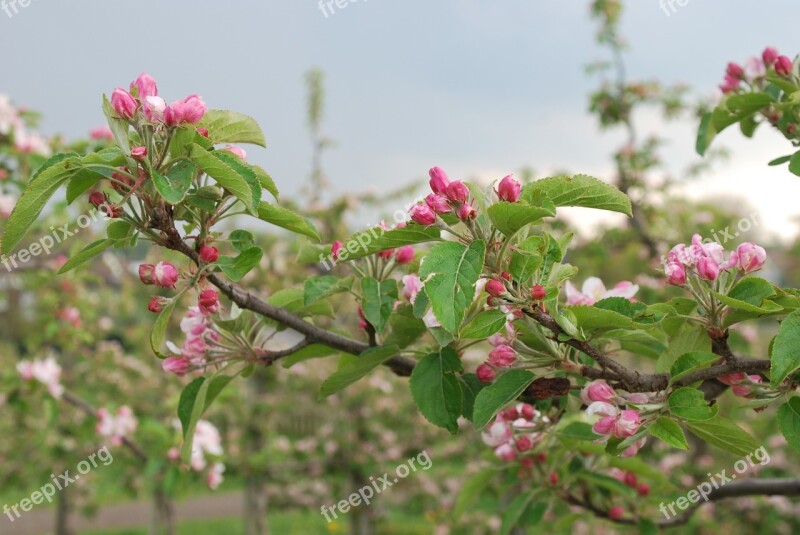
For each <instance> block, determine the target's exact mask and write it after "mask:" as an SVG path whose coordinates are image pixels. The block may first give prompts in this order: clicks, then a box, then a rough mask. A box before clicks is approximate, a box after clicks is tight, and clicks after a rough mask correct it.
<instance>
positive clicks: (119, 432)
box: [95, 405, 139, 446]
mask: <svg viewBox="0 0 800 535" xmlns="http://www.w3.org/2000/svg"><path fill="white" fill-rule="evenodd" d="M97 418H98V422H97V426H96V427H95V430H96V431H97V434H98V435H100V436H104V437H109V442H111V444H112V445H114V446H119V445H121V444H122V439H124V438H127V437H129V436H131V435H132V434H133V433H135V432H136V429H137V428H138V427H139V421H138V420H137V419H136V416H135V415H134V414H133V410H132V409H131V408H130V407H128V406H127V405H123V406H122V407H120V408H119V409H117V413H116V414H113V413H112V412H111V411H109V410H108V409H105V408H101V409H98V410H97Z"/></svg>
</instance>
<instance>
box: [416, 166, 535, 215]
mask: <svg viewBox="0 0 800 535" xmlns="http://www.w3.org/2000/svg"><path fill="white" fill-rule="evenodd" d="M428 174H429V175H430V182H429V185H430V188H431V192H432V193H430V194H428V196H427V197H425V202H424V203H419V204H415V205H414V206H412V207H411V210H410V211H409V213H410V215H411V219H412V220H413V221H415V222H417V223H419V224H420V225H424V226H426V227H429V226H431V225H434V224H436V220H437V218H438V216H439V215H441V214H447V213H451V212H452V213H453V214H455V215H456V216H457V217H458V218H459V219H460V220H461V221H471V220H473V219H475V218H476V217H477V215H478V214H477V212H476V210H475V207H474V206H472V203H471V202H470V192H469V188H468V187H467V185H466V184H464V183H463V182H461V181H460V180H452V181H451V180H450V178H449V177H448V176H447V173H446V172H445V171H444V170H443V169H442V168H441V167H433V168H431V170H430V171H429V172H428ZM495 191H496V193H497V196H498V198H499V199H500V200H501V201H505V202H517V201H518V200H519V196H520V191H521V186H520V183H519V182H517V181H516V180H514V179H513V178H512V177H511V175H509V176H507V177H505V178H503V179H502V180H501V181H500V183H499V184H498V186H497V189H496V190H495Z"/></svg>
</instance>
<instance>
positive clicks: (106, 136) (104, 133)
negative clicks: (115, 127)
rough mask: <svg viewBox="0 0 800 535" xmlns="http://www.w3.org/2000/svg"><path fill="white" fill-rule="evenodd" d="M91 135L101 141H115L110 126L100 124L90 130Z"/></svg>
mask: <svg viewBox="0 0 800 535" xmlns="http://www.w3.org/2000/svg"><path fill="white" fill-rule="evenodd" d="M89 137H90V138H92V139H96V140H100V141H114V133H113V132H112V131H111V129H110V128H109V127H108V126H98V127H97V128H92V129H91V130H90V131H89Z"/></svg>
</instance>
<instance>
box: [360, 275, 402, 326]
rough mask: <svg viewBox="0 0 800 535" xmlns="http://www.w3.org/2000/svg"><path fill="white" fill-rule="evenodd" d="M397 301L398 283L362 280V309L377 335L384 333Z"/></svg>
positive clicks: (390, 280)
mask: <svg viewBox="0 0 800 535" xmlns="http://www.w3.org/2000/svg"><path fill="white" fill-rule="evenodd" d="M395 301H397V281H396V280H394V279H387V280H384V281H378V280H376V279H374V278H372V277H365V278H363V279H361V308H362V309H363V311H364V317H365V318H366V320H367V321H368V322H369V323H370V325H372V326H373V327H375V331H376V332H377V333H381V332H383V329H384V328H385V327H386V323H387V322H388V321H389V316H391V315H392V311H393V310H394V303H395Z"/></svg>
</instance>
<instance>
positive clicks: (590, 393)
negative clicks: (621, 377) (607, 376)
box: [580, 379, 617, 405]
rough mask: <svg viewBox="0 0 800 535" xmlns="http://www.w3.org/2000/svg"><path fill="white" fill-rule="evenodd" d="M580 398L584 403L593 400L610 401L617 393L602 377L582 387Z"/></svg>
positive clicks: (587, 403)
mask: <svg viewBox="0 0 800 535" xmlns="http://www.w3.org/2000/svg"><path fill="white" fill-rule="evenodd" d="M580 398H581V401H583V403H585V404H586V405H589V404H591V403H592V402H594V401H604V402H606V403H612V402H613V401H614V400H615V399H616V398H617V393H616V392H615V391H614V389H613V388H611V387H610V386H609V385H608V383H606V382H605V381H604V380H603V379H597V380H595V381H592V382H591V383H587V384H586V386H584V387H583V390H581V394H580Z"/></svg>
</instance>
